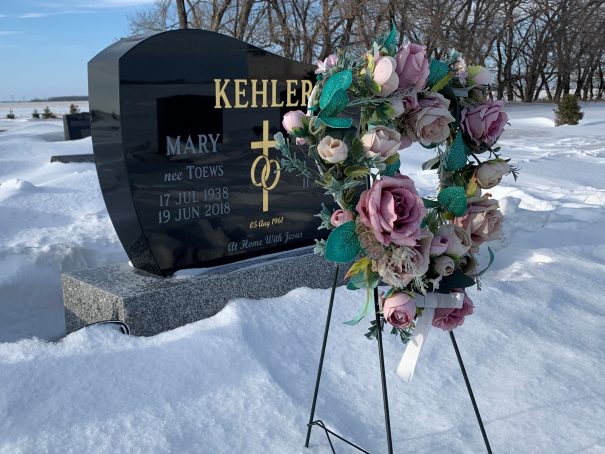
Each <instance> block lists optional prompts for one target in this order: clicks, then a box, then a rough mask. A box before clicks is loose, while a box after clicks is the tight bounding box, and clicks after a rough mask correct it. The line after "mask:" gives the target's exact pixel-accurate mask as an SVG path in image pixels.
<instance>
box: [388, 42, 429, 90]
mask: <svg viewBox="0 0 605 454" xmlns="http://www.w3.org/2000/svg"><path fill="white" fill-rule="evenodd" d="M395 59H396V60H397V75H398V76H399V88H415V89H416V90H417V91H420V90H422V89H423V88H424V86H425V85H426V81H427V79H428V77H429V61H428V59H427V58H426V47H424V46H421V45H419V44H414V43H408V44H406V45H405V46H402V47H401V48H400V49H399V52H397V55H395Z"/></svg>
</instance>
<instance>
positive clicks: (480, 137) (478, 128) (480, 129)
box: [460, 101, 508, 147]
mask: <svg viewBox="0 0 605 454" xmlns="http://www.w3.org/2000/svg"><path fill="white" fill-rule="evenodd" d="M503 106H504V101H487V102H485V103H483V104H479V105H477V106H475V107H471V108H465V109H462V116H461V120H460V125H461V126H462V129H463V130H464V132H465V133H466V134H467V135H468V136H469V137H470V138H471V140H472V141H473V142H474V143H475V144H476V145H481V143H485V144H486V145H487V146H490V147H491V146H492V145H493V144H495V143H496V141H497V140H498V138H499V137H500V135H501V134H502V132H504V126H505V125H506V122H507V121H508V115H507V114H506V112H504V111H503V110H502V107H503Z"/></svg>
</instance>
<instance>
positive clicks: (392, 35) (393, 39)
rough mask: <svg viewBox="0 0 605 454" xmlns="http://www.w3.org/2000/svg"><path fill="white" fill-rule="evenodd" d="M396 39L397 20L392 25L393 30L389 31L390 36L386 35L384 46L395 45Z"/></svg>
mask: <svg viewBox="0 0 605 454" xmlns="http://www.w3.org/2000/svg"><path fill="white" fill-rule="evenodd" d="M396 40H397V29H396V28H395V21H393V23H392V26H391V32H390V33H389V36H387V37H386V39H385V40H384V47H387V48H388V47H391V46H394V45H395V44H396Z"/></svg>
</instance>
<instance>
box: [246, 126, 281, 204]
mask: <svg viewBox="0 0 605 454" xmlns="http://www.w3.org/2000/svg"><path fill="white" fill-rule="evenodd" d="M275 145H277V142H275V140H269V121H268V120H263V140H262V141H260V142H250V148H251V149H252V150H263V154H261V155H260V156H258V157H257V158H256V159H255V160H254V162H253V163H252V167H250V180H252V184H253V185H254V186H256V187H262V188H263V212H267V211H269V191H271V190H272V189H274V188H275V186H277V183H278V181H279V177H280V173H281V167H280V165H279V161H277V160H276V159H269V149H270V148H273V147H275ZM261 161H262V162H263V167H262V168H261V170H260V179H257V178H256V175H257V171H256V167H257V166H258V165H259V163H260V162H261ZM272 166H275V171H274V172H272V171H271V167H272ZM271 175H274V177H273V178H274V179H273V182H272V183H271V184H268V183H269V179H270V177H271Z"/></svg>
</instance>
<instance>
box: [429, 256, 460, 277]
mask: <svg viewBox="0 0 605 454" xmlns="http://www.w3.org/2000/svg"><path fill="white" fill-rule="evenodd" d="M433 266H434V267H435V271H436V272H437V273H438V274H440V275H441V276H449V275H450V274H452V273H453V272H454V270H455V269H456V265H455V263H454V260H453V259H452V258H451V257H449V256H447V255H442V256H439V257H437V258H436V259H435V261H434V264H433Z"/></svg>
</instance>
